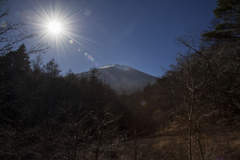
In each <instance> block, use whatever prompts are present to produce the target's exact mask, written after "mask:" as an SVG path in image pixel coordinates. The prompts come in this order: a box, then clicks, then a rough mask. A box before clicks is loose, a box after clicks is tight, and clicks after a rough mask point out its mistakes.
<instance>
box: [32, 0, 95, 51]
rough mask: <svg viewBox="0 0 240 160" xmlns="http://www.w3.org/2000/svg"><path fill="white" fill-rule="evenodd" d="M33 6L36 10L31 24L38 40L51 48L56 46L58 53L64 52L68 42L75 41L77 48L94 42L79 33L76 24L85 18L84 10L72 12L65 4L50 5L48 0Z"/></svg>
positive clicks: (67, 47)
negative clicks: (35, 30) (46, 2)
mask: <svg viewBox="0 0 240 160" xmlns="http://www.w3.org/2000/svg"><path fill="white" fill-rule="evenodd" d="M43 5H44V6H43ZM35 8H36V10H37V12H35V14H34V17H35V20H34V21H33V22H31V24H32V25H34V26H35V28H36V29H37V33H38V35H39V37H40V39H39V42H42V43H47V44H49V45H50V47H51V48H55V47H56V49H57V51H58V54H60V52H61V53H63V54H66V51H65V50H66V49H69V45H68V44H69V43H70V44H73V42H75V43H77V44H78V45H80V46H79V48H81V47H85V48H87V46H86V45H85V44H86V43H88V44H89V42H90V43H96V42H94V41H92V40H90V39H88V38H85V37H83V36H81V35H79V33H80V32H79V30H81V26H79V25H78V24H79V21H81V20H82V19H84V18H86V15H85V12H84V10H80V11H78V12H77V13H75V14H72V13H70V11H71V9H70V8H68V9H67V7H66V5H64V4H61V3H56V4H54V5H52V4H51V3H50V2H49V3H48V4H40V3H38V4H36V7H35ZM88 13H90V12H88ZM87 16H89V14H88V15H87ZM96 44H98V43H96Z"/></svg>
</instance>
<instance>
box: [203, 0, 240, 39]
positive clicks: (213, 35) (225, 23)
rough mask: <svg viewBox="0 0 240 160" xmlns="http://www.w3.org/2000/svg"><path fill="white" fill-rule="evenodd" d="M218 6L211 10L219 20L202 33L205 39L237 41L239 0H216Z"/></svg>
mask: <svg viewBox="0 0 240 160" xmlns="http://www.w3.org/2000/svg"><path fill="white" fill-rule="evenodd" d="M217 4H218V7H217V8H216V9H214V10H213V12H214V14H215V17H216V18H218V19H220V20H221V22H220V23H219V24H218V25H216V26H215V29H214V30H213V31H208V32H206V33H203V34H202V36H203V37H205V38H206V40H210V41H212V40H216V41H217V42H218V43H225V42H226V41H228V42H229V41H239V38H240V37H239V35H240V2H239V0H218V1H217Z"/></svg>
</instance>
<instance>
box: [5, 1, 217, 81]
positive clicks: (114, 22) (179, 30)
mask: <svg viewBox="0 0 240 160" xmlns="http://www.w3.org/2000/svg"><path fill="white" fill-rule="evenodd" d="M9 2H10V5H11V14H10V15H9V19H10V20H13V21H15V20H17V19H28V25H27V26H28V28H29V29H31V30H33V31H34V32H37V33H39V37H37V38H34V39H31V40H30V41H26V42H24V43H26V45H27V46H30V45H31V44H35V43H37V42H39V41H40V40H41V42H42V43H48V44H49V45H50V47H51V49H50V50H48V51H47V53H45V54H44V55H43V58H44V62H45V63H46V62H47V61H49V60H50V59H52V58H54V59H55V60H56V61H57V63H58V64H59V65H60V68H61V69H62V73H63V74H64V73H66V71H68V70H69V69H72V71H73V72H74V73H80V72H84V71H87V70H89V69H90V68H92V67H101V66H103V65H106V64H121V65H127V66H130V67H133V68H135V69H137V70H140V71H142V72H145V73H148V74H150V75H153V76H157V77H159V76H161V75H162V74H163V71H162V69H161V67H163V68H167V67H168V66H169V65H170V64H171V63H172V62H173V61H174V56H175V53H176V52H178V51H179V47H178V46H177V45H175V43H174V38H175V37H178V36H181V35H185V34H187V32H188V31H189V30H192V29H193V28H194V27H196V28H197V29H199V30H203V29H206V28H207V27H208V26H209V22H210V21H211V19H213V18H214V14H213V12H212V10H213V9H215V8H216V7H217V3H216V0H181V1H180V0H148V1H147V0H58V1H57V0H51V1H47V0H39V1H37V0H9ZM51 11H52V12H51ZM44 12H45V13H44ZM43 13H44V14H43ZM56 15H58V18H59V19H61V18H62V17H64V20H65V22H69V24H68V25H66V26H65V29H66V30H67V32H65V34H61V33H59V34H58V35H56V34H55V35H50V34H51V33H42V32H41V31H42V30H44V29H45V30H46V29H47V28H46V27H45V28H44V26H42V25H43V24H44V25H47V24H46V21H47V18H46V17H47V16H48V17H50V19H51V16H55V17H56ZM44 20H45V21H44ZM46 34H48V35H46ZM45 35H46V37H49V36H51V37H52V39H50V40H49V38H43V36H45ZM42 38H43V39H42ZM56 41H57V42H58V44H59V46H58V47H57V45H56V43H55V42H56ZM32 57H34V56H32Z"/></svg>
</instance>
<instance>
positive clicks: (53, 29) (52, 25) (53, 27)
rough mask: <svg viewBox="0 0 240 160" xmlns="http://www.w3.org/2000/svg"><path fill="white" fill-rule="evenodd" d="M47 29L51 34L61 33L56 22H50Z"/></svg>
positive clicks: (59, 26)
mask: <svg viewBox="0 0 240 160" xmlns="http://www.w3.org/2000/svg"><path fill="white" fill-rule="evenodd" d="M48 28H49V30H50V32H52V33H59V32H61V25H60V23H59V22H56V21H53V22H50V23H49V25H48Z"/></svg>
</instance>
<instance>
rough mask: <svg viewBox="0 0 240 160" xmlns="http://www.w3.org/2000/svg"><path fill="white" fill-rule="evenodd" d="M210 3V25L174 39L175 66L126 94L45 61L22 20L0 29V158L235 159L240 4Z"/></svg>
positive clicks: (94, 76) (239, 118)
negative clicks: (31, 43) (212, 16)
mask: <svg viewBox="0 0 240 160" xmlns="http://www.w3.org/2000/svg"><path fill="white" fill-rule="evenodd" d="M217 2H218V7H217V8H216V9H215V10H214V14H215V15H216V20H215V22H217V23H212V26H210V28H209V30H206V31H204V32H200V33H199V32H197V31H191V32H189V34H187V35H185V36H179V37H177V38H176V39H175V41H176V45H179V46H180V47H181V52H179V53H177V55H176V58H175V62H174V63H173V64H171V65H170V67H169V69H168V70H166V71H165V73H164V75H163V76H162V77H160V78H158V79H157V82H156V83H154V84H148V85H147V86H146V87H145V88H144V89H143V91H139V92H136V93H132V94H130V95H126V94H122V95H119V94H117V93H116V92H115V91H114V90H113V89H112V88H111V87H110V86H109V84H105V83H104V82H102V81H101V80H99V79H98V76H99V73H98V70H97V69H96V68H92V69H90V70H89V71H88V72H85V73H84V74H81V73H73V72H72V71H71V70H69V72H67V73H66V74H65V75H63V74H61V68H60V66H59V65H58V64H57V63H56V62H55V60H54V59H52V60H50V61H49V62H47V63H46V64H44V63H43V59H42V57H41V55H42V54H43V53H44V52H46V51H47V47H46V46H45V45H42V44H39V45H37V46H35V47H33V48H30V49H26V46H25V45H24V44H23V40H26V39H29V38H33V37H34V36H35V34H32V33H29V32H27V31H26V32H23V31H22V29H23V30H24V26H25V23H24V22H21V21H17V22H14V23H10V22H8V23H9V24H8V25H7V26H8V27H1V28H0V36H1V38H2V39H1V40H2V41H0V44H1V45H0V88H1V90H0V159H6V160H8V159H24V160H27V159H29V160H30V159H44V160H45V159H58V160H61V159H69V160H70V159H71V160H76V159H88V160H89V159H95V160H97V159H135V160H136V159H150V158H151V159H190V160H193V159H202V160H204V159H229V160H230V159H240V153H239V147H240V140H239V135H240V133H239V131H240V130H239V124H240V40H239V33H240V32H239V31H240V26H239V23H240V20H239V17H240V15H239V14H240V2H239V1H238V0H218V1H217ZM0 7H1V8H2V9H4V8H5V10H3V13H2V15H1V16H0V18H2V17H5V16H7V15H8V14H9V11H10V8H8V7H7V8H6V5H5V3H0ZM16 33H18V35H17V34H16ZM176 36H177V35H176ZM30 54H35V55H36V56H35V58H34V59H32V60H30V58H29V56H30Z"/></svg>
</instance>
